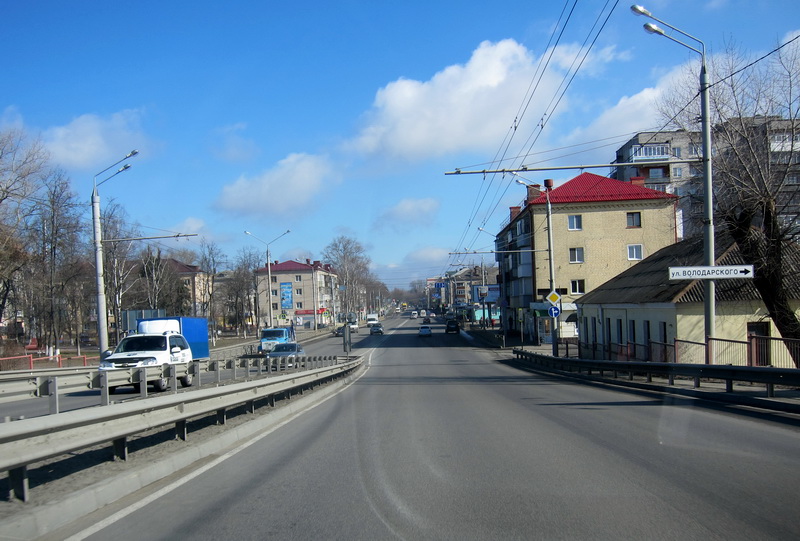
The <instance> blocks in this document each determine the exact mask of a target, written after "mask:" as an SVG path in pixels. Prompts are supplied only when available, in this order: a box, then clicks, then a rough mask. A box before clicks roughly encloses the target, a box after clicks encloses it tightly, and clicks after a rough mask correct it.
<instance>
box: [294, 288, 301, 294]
mask: <svg viewBox="0 0 800 541" xmlns="http://www.w3.org/2000/svg"><path fill="white" fill-rule="evenodd" d="M294 294H295V295H302V294H303V288H302V287H298V288H295V290H294Z"/></svg>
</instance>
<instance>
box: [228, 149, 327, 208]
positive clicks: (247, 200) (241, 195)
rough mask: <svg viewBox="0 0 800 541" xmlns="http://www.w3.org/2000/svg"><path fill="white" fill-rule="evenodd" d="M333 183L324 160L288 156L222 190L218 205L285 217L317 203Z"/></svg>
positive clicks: (308, 156)
mask: <svg viewBox="0 0 800 541" xmlns="http://www.w3.org/2000/svg"><path fill="white" fill-rule="evenodd" d="M334 182H337V179H336V178H335V176H334V174H333V168H332V165H331V163H330V162H329V160H328V158H327V157H324V156H317V155H311V154H290V155H289V156H287V157H286V158H284V159H283V160H281V161H280V162H278V164H277V165H276V166H275V167H274V168H272V169H270V170H267V171H264V172H263V173H261V174H259V175H256V176H254V177H247V176H244V175H243V176H241V177H239V179H238V180H236V181H235V182H234V183H232V184H228V185H227V186H224V187H223V188H222V193H221V194H220V196H219V198H218V200H217V205H218V206H219V207H220V208H222V209H223V210H227V211H230V212H234V213H244V214H258V215H264V214H265V213H266V212H269V214H270V216H274V215H284V216H285V215H290V214H293V213H296V212H297V211H298V210H302V209H304V208H305V207H306V206H307V205H309V204H310V203H311V201H314V200H318V194H319V192H320V191H322V190H323V188H325V187H329V186H330V184H332V183H334Z"/></svg>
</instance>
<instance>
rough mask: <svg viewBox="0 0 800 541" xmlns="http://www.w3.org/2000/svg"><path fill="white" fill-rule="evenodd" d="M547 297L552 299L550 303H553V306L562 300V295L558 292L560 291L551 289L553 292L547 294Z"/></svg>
mask: <svg viewBox="0 0 800 541" xmlns="http://www.w3.org/2000/svg"><path fill="white" fill-rule="evenodd" d="M545 299H547V300H548V301H550V304H552V305H553V306H555V305H556V304H558V301H560V300H561V295H559V294H558V293H556V292H555V291H551V292H550V294H549V295H547V297H545Z"/></svg>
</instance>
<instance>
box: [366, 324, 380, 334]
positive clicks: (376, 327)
mask: <svg viewBox="0 0 800 541" xmlns="http://www.w3.org/2000/svg"><path fill="white" fill-rule="evenodd" d="M369 334H383V325H381V324H380V323H375V324H373V325H372V327H370V328H369Z"/></svg>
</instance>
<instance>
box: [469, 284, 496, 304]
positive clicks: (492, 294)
mask: <svg viewBox="0 0 800 541" xmlns="http://www.w3.org/2000/svg"><path fill="white" fill-rule="evenodd" d="M499 298H500V284H488V285H485V286H481V285H473V286H472V302H474V303H475V302H477V303H481V304H482V303H484V302H488V303H491V304H495V303H496V302H497V299H499Z"/></svg>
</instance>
